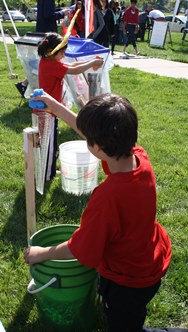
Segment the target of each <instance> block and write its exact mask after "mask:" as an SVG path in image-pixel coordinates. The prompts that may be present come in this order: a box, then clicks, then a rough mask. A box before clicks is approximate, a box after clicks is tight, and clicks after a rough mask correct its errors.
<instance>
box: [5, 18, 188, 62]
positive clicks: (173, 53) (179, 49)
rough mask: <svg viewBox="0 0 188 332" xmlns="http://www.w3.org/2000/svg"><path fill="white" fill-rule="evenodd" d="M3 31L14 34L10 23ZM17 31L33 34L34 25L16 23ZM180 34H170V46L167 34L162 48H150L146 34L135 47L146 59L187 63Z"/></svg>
mask: <svg viewBox="0 0 188 332" xmlns="http://www.w3.org/2000/svg"><path fill="white" fill-rule="evenodd" d="M3 27H4V30H6V29H9V31H10V33H11V34H14V30H13V27H12V24H11V23H7V22H4V23H3ZM16 27H17V30H18V32H19V34H20V36H23V35H24V34H25V33H27V32H35V23H34V22H32V23H29V22H24V23H22V22H16ZM58 27H59V33H60V34H61V26H60V25H59V26H58ZM181 38H182V33H177V32H173V33H171V39H172V44H171V42H170V37H169V34H168V33H167V36H166V42H165V45H164V48H157V47H150V45H149V43H148V42H147V33H146V35H145V42H141V41H140V40H139V39H138V42H137V46H138V49H139V51H140V53H141V55H144V56H147V57H156V58H162V59H167V60H173V61H180V62H187V63H188V41H187V37H186V40H185V42H184V45H182V40H181ZM132 49H133V48H132V46H129V48H128V51H129V52H130V53H131V52H132ZM115 50H116V51H122V46H120V45H116V47H115Z"/></svg>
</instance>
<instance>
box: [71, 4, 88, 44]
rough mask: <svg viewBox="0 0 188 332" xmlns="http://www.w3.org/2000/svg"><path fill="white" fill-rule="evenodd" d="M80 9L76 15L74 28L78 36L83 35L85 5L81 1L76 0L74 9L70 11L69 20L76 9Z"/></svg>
mask: <svg viewBox="0 0 188 332" xmlns="http://www.w3.org/2000/svg"><path fill="white" fill-rule="evenodd" d="M78 9H80V12H79V13H78V16H77V18H76V21H75V24H74V29H75V30H76V32H77V34H78V36H79V37H81V38H84V37H85V7H84V5H83V2H82V1H80V0H78V1H77V2H76V5H75V9H74V10H73V11H72V12H71V13H70V20H71V19H72V18H73V16H74V14H75V13H76V11H77V10H78Z"/></svg>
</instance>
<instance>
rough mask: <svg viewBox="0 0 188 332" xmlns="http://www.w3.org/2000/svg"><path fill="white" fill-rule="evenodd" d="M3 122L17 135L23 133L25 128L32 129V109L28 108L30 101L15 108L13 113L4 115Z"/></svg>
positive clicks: (24, 101)
mask: <svg viewBox="0 0 188 332" xmlns="http://www.w3.org/2000/svg"><path fill="white" fill-rule="evenodd" d="M1 122H2V123H3V124H4V125H5V126H6V127H7V128H10V129H11V130H13V131H15V132H16V133H18V134H19V133H21V132H22V131H23V129H24V128H26V127H31V109H30V108H29V107H28V100H27V101H26V100H25V99H24V100H23V102H22V104H21V105H20V106H19V104H18V106H17V107H16V108H14V109H13V110H12V112H9V113H6V114H3V115H2V116H1Z"/></svg>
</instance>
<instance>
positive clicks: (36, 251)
mask: <svg viewBox="0 0 188 332" xmlns="http://www.w3.org/2000/svg"><path fill="white" fill-rule="evenodd" d="M74 258H75V257H74V256H73V255H72V253H71V251H70V249H69V246H68V241H66V242H63V243H61V244H59V245H57V246H54V247H38V246H33V247H29V248H27V249H26V250H25V253H24V259H25V262H26V263H27V264H29V265H34V264H37V263H41V262H44V261H47V260H54V259H55V260H62V259H74Z"/></svg>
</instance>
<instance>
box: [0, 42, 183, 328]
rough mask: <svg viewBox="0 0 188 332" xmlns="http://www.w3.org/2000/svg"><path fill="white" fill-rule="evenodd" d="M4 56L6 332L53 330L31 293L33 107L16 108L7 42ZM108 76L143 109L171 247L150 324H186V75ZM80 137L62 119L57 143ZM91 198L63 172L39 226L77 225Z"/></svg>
mask: <svg viewBox="0 0 188 332" xmlns="http://www.w3.org/2000/svg"><path fill="white" fill-rule="evenodd" d="M8 48H9V52H10V55H11V59H12V62H13V70H14V72H15V73H17V74H18V75H19V78H24V73H23V69H22V67H21V64H20V62H19V60H18V59H17V58H16V51H15V47H14V45H9V46H8ZM0 58H1V62H0V72H1V80H0V91H1V96H0V105H1V106H0V141H1V144H0V156H1V157H0V167H1V177H0V214H1V218H0V261H1V265H0V294H1V296H0V319H1V320H2V322H3V324H4V326H5V328H6V331H7V332H19V331H21V332H28V331H32V332H43V331H48V332H49V331H50V328H49V327H48V326H45V324H44V323H43V322H40V321H39V318H38V311H37V308H36V301H35V298H34V297H33V296H30V295H29V294H28V293H27V290H26V289H27V285H28V282H29V280H30V276H29V269H28V266H26V265H25V263H24V260H23V251H24V248H25V247H26V246H27V234H26V211H25V187H24V185H25V182H24V159H23V129H24V128H26V127H29V126H31V112H30V109H29V107H28V102H27V101H25V102H23V103H22V105H21V106H20V107H19V106H18V105H19V102H20V96H19V94H18V93H17V90H16V89H15V88H14V83H15V80H14V79H10V78H9V76H10V74H9V70H8V64H7V61H6V57H5V51H4V48H3V43H0ZM110 78H111V88H112V91H113V92H114V93H118V94H121V95H123V96H126V97H127V98H128V99H129V100H130V101H131V102H132V104H133V105H134V107H135V108H136V110H137V112H138V118H139V139H138V144H140V145H142V146H143V147H144V148H145V149H146V150H147V152H148V154H149V156H150V159H151V162H152V164H153V168H154V171H155V173H156V179H157V194H158V196H157V197H158V213H157V217H158V220H159V221H160V222H161V224H162V225H164V226H165V227H166V229H167V230H168V232H169V235H170V238H171V241H172V245H173V259H172V263H171V266H170V268H169V270H168V272H167V274H166V276H165V278H164V280H163V283H162V287H161V289H160V292H159V294H158V295H157V296H156V297H155V298H154V299H153V301H152V302H151V303H150V305H149V307H148V318H147V324H148V325H150V326H160V327H163V326H165V327H167V326H176V327H186V328H188V303H187V294H188V249H187V234H188V224H187V209H188V167H187V165H188V156H187V150H188V133H187V128H188V114H187V102H186V101H187V91H188V80H184V79H172V78H166V77H160V76H157V75H152V74H146V73H143V72H140V71H137V70H134V69H125V68H119V67H115V68H113V70H112V71H111V72H110ZM76 138H78V137H77V135H76V134H75V133H74V132H73V131H72V130H71V129H70V128H68V127H67V126H65V125H64V124H63V123H62V122H61V121H60V122H59V143H62V142H64V141H68V140H72V139H76ZM102 177H103V175H102V173H101V172H100V180H101V179H102ZM88 198H89V195H82V196H80V197H77V196H74V195H71V194H66V193H65V192H63V191H62V189H61V179H60V177H59V176H57V177H56V178H55V179H54V180H53V181H51V182H49V183H48V184H46V185H45V194H44V195H43V196H41V195H39V194H38V193H36V211H37V230H39V229H42V228H44V227H47V226H49V225H55V224H61V223H75V224H78V223H79V220H80V215H81V213H82V211H83V210H84V208H85V206H86V203H87V201H88ZM98 320H99V322H98V329H97V331H98V332H104V331H105V327H104V321H103V316H102V314H101V312H100V314H99V318H98ZM95 332H96V331H95Z"/></svg>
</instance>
